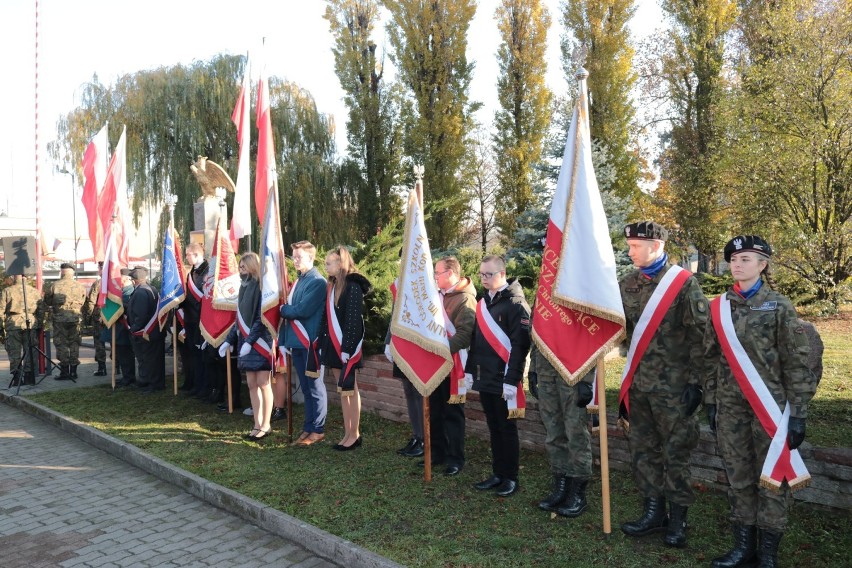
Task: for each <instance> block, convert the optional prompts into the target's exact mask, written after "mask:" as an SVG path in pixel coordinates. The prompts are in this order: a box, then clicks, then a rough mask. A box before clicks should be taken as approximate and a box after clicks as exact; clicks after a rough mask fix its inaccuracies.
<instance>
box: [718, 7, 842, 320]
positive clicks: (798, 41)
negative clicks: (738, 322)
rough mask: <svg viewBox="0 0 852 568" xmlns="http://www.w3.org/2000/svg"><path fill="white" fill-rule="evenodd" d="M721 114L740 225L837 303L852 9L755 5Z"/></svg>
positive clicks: (727, 180) (724, 166)
mask: <svg viewBox="0 0 852 568" xmlns="http://www.w3.org/2000/svg"><path fill="white" fill-rule="evenodd" d="M749 16H750V17H749V18H748V20H746V22H744V29H743V34H742V38H743V42H742V43H741V44H740V45H739V46H737V49H736V54H737V55H738V58H737V61H738V66H737V71H738V72H739V73H738V74H739V77H740V78H741V81H739V82H738V83H737V84H736V85H735V88H734V89H733V91H732V96H731V97H730V98H729V99H728V100H727V101H726V104H725V106H724V110H725V111H726V112H725V113H724V115H723V117H724V118H725V124H726V126H727V130H726V135H727V140H726V144H725V148H726V150H725V152H724V154H723V156H722V157H723V161H722V163H721V168H720V169H721V171H722V172H724V175H723V176H722V177H721V183H723V184H724V186H725V187H726V189H727V190H728V195H729V196H730V197H729V199H730V201H731V203H732V210H733V211H734V214H735V219H736V223H737V226H738V227H740V228H741V230H743V231H745V230H748V231H749V232H758V231H759V232H761V233H763V234H765V235H768V236H769V237H771V242H772V244H773V245H774V246H775V248H776V252H777V256H776V258H778V259H779V261H780V262H781V263H782V264H783V265H784V266H786V267H787V268H788V269H790V270H792V271H793V272H794V273H796V274H797V275H798V276H799V277H800V278H801V279H802V280H803V281H805V282H806V283H808V284H809V286H810V287H811V288H812V290H813V292H814V295H815V296H816V298H817V299H820V300H826V301H828V302H830V303H832V304H834V305H835V306H836V305H837V303H838V302H839V301H840V300H841V294H840V288H839V286H840V285H842V284H843V283H844V282H845V281H847V280H848V279H849V278H850V276H852V159H850V158H852V108H850V105H849V93H850V92H852V8H850V5H849V3H848V2H844V1H843V0H825V1H823V0H819V1H816V0H790V1H788V2H783V3H778V4H776V5H774V6H771V7H770V6H766V7H764V6H751V10H750V11H749Z"/></svg>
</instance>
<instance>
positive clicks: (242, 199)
mask: <svg viewBox="0 0 852 568" xmlns="http://www.w3.org/2000/svg"><path fill="white" fill-rule="evenodd" d="M249 93H250V88H249V64H248V61H246V68H245V71H244V72H243V86H242V88H241V89H240V96H239V97H237V104H236V106H235V107H234V113H233V114H232V115H231V121H233V123H234V124H235V125H236V127H237V140H238V142H239V145H240V155H239V165H238V166H237V183H236V184H235V189H234V209H233V212H232V214H231V236H230V238H231V240H232V241H236V240H239V239H241V238H243V237H244V236H246V235H250V234H251V204H250V198H251V196H250V192H249V185H250V184H251V179H250V177H251V174H250V172H249V164H250V160H249V146H250V141H251V140H250V134H249V131H250V130H251V123H250V122H249V110H250V109H249V107H250V106H251V105H250V104H249Z"/></svg>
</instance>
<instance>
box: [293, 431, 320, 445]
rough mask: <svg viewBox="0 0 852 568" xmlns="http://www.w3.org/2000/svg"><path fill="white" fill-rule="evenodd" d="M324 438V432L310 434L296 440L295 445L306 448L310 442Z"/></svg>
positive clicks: (314, 442) (313, 442)
mask: <svg viewBox="0 0 852 568" xmlns="http://www.w3.org/2000/svg"><path fill="white" fill-rule="evenodd" d="M323 440H325V434H316V433H314V434H310V435H308V437H307V438H305V439H304V440H301V441H299V442H296V445H297V446H299V447H302V448H306V447H308V446H310V445H312V444H316V443H317V442H322V441H323Z"/></svg>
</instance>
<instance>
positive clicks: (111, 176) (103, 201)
mask: <svg viewBox="0 0 852 568" xmlns="http://www.w3.org/2000/svg"><path fill="white" fill-rule="evenodd" d="M98 215H99V216H100V219H101V224H102V225H103V227H104V231H105V234H107V235H109V234H110V233H114V234H115V245H116V247H118V262H119V264H121V266H128V265H129V262H130V232H129V231H130V212H129V208H128V204H127V127H126V126H125V127H124V128H122V129H121V137H120V138H119V139H118V144H116V145H115V152H113V154H112V159H111V160H110V163H109V169H108V170H107V176H106V181H105V182H104V189H103V191H102V192H101V197H100V199H99V200H98Z"/></svg>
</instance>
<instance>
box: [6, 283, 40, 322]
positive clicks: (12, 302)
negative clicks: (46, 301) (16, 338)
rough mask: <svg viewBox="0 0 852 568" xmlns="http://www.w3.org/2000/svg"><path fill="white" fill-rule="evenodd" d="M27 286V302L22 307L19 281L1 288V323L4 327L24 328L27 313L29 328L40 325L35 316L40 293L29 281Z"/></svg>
mask: <svg viewBox="0 0 852 568" xmlns="http://www.w3.org/2000/svg"><path fill="white" fill-rule="evenodd" d="M26 286H27V302H26V304H27V305H26V309H24V291H23V290H22V289H21V283H20V282H16V283H14V284H12V285H11V286H7V287H6V288H3V291H2V292H0V307H2V309H3V325H4V327H5V329H6V330H7V331H8V330H13V329H26V328H27V322H26V316H25V314H29V319H30V329H36V328H39V327H41V325H40V324H39V321H38V319H37V317H36V310H37V309H38V304H39V302H40V301H41V294H39V292H38V290H36V289H35V288H34V287H33V286H30V285H29V283H28V284H27V285H26Z"/></svg>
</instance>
